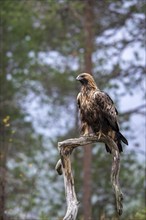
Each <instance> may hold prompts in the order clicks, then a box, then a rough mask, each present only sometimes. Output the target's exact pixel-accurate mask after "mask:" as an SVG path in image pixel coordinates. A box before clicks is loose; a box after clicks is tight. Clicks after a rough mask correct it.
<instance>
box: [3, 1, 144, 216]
mask: <svg viewBox="0 0 146 220" xmlns="http://www.w3.org/2000/svg"><path fill="white" fill-rule="evenodd" d="M145 9H146V8H145V4H144V1H142V0H121V1H117V0H105V1H101V0H73V1H72V0H0V15H1V16H0V19H1V23H0V25H1V28H0V53H1V60H0V68H1V69H0V133H1V134H0V219H1V220H5V219H25V220H26V219H31V220H33V219H34V220H46V219H48V220H49V219H50V220H52V219H54V220H57V219H61V218H62V217H63V215H64V214H65V211H66V201H65V195H64V183H63V177H62V176H58V175H57V173H56V171H55V165H56V162H57V160H58V159H59V153H58V149H57V142H58V141H61V140H64V139H66V138H71V137H75V136H79V129H78V125H79V123H78V114H77V105H76V96H77V93H78V91H79V89H80V86H79V84H78V83H77V82H76V80H75V77H76V76H77V75H78V74H79V73H81V72H88V71H91V72H92V74H93V75H94V77H95V80H96V82H97V85H98V86H99V87H100V89H102V90H104V91H106V92H108V94H109V95H110V96H111V97H112V99H113V100H114V102H116V105H117V108H118V109H119V115H120V117H119V120H120V127H121V130H122V132H123V134H124V135H125V136H126V137H127V139H128V140H129V146H126V147H124V152H123V153H122V154H121V172H120V183H121V187H122V191H123V193H124V213H123V216H122V217H121V220H122V219H123V220H125V219H126V220H128V219H129V220H134V219H135V220H144V219H145V214H146V213H145V212H146V211H145V196H146V195H145V187H146V184H145V183H144V177H145V175H144V168H145V167H144V166H145V108H144V106H145V82H146V81H145V80H146V79H145V75H146V71H145V37H146V33H145V15H144V11H145ZM91 151H92V152H89V153H90V154H91V153H92V156H91V155H90V158H91V160H90V162H89V164H85V160H84V159H83V158H84V156H85V155H84V152H83V148H78V149H77V150H76V151H75V152H74V153H73V155H72V165H73V170H74V177H75V187H76V193H77V196H78V200H79V201H80V202H81V204H80V208H79V214H78V219H79V220H81V219H85V220H86V219H87V215H88V216H90V217H92V219H97V220H100V219H115V218H114V216H115V201H114V194H113V191H112V187H111V183H110V169H111V155H109V154H107V153H106V152H105V149H104V148H103V146H102V144H99V143H98V144H96V145H94V146H93V147H92V148H91ZM91 161H92V162H91ZM87 166H89V167H88V168H89V169H88V170H86V169H85V167H87ZM84 172H85V173H84ZM86 174H87V176H86ZM87 178H88V179H87ZM85 180H87V183H89V185H88V186H87V185H86V184H85V182H86V181H85ZM86 187H87V188H86ZM88 191H89V192H88ZM85 192H87V195H88V196H89V197H88V199H89V201H87V202H86V201H84V200H85V199H87V198H86V195H85ZM83 204H84V205H83Z"/></svg>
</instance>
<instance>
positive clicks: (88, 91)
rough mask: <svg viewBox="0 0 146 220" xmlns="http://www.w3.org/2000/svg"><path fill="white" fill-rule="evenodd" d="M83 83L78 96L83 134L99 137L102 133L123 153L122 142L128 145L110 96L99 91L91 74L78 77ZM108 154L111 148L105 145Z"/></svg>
mask: <svg viewBox="0 0 146 220" xmlns="http://www.w3.org/2000/svg"><path fill="white" fill-rule="evenodd" d="M76 79H77V80H79V81H80V83H81V85H82V86H81V91H80V93H79V94H78V96H77V103H78V106H79V112H80V119H81V134H82V135H84V136H85V135H89V134H90V132H91V131H92V133H94V134H96V133H97V132H98V134H99V137H100V135H101V133H103V134H105V135H108V136H109V137H111V138H112V139H113V140H114V141H115V143H116V144H117V146H118V149H119V152H122V151H123V149H122V145H121V141H122V142H124V143H125V144H127V145H128V141H127V140H126V138H125V137H124V136H123V135H122V134H121V133H120V130H119V125H118V117H117V116H118V111H117V109H116V107H115V105H114V102H113V101H112V99H111V98H110V97H109V95H108V94H106V93H105V92H103V91H101V90H99V88H98V87H97V85H96V83H95V81H94V79H93V77H92V75H91V74H89V73H81V74H80V75H78V76H77V78H76ZM105 147H106V150H107V152H109V153H111V150H110V148H109V147H108V146H107V145H105Z"/></svg>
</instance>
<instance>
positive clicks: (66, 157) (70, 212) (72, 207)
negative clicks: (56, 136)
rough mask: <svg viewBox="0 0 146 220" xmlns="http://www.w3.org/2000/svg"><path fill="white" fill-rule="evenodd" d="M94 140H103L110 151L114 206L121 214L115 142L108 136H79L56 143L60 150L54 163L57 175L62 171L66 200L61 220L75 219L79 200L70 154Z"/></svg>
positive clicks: (118, 163)
mask: <svg viewBox="0 0 146 220" xmlns="http://www.w3.org/2000/svg"><path fill="white" fill-rule="evenodd" d="M95 142H104V143H105V144H107V145H108V146H109V147H110V149H111V152H112V157H113V160H112V169H111V182H112V186H113V189H114V193H115V199H116V207H117V213H118V215H121V214H122V210H123V205H122V201H123V194H122V192H121V189H120V185H119V170H120V154H119V150H118V147H117V145H116V143H115V142H114V141H113V140H112V139H111V138H110V137H108V136H105V135H104V134H102V135H101V137H100V139H99V138H98V136H88V137H87V136H86V137H85V136H84V137H80V138H72V139H67V140H65V141H63V142H59V143H58V149H59V152H60V156H61V159H60V160H59V161H58V162H57V164H56V170H57V172H58V174H59V175H61V174H62V173H63V176H64V185H65V193H66V202H67V212H66V215H65V217H64V218H63V220H75V219H76V217H77V212H78V206H79V202H78V200H77V197H76V193H75V188H74V178H73V175H72V169H71V162H70V155H71V153H72V151H73V149H75V148H76V147H78V146H86V145H88V146H89V144H91V143H95Z"/></svg>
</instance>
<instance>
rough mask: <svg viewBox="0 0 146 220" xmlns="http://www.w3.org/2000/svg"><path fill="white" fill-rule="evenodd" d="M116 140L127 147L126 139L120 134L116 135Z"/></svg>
mask: <svg viewBox="0 0 146 220" xmlns="http://www.w3.org/2000/svg"><path fill="white" fill-rule="evenodd" d="M117 139H120V140H121V141H122V142H123V143H124V144H126V145H128V141H127V139H126V138H125V137H124V136H123V135H122V134H121V133H120V132H118V133H117Z"/></svg>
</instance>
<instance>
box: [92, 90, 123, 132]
mask: <svg viewBox="0 0 146 220" xmlns="http://www.w3.org/2000/svg"><path fill="white" fill-rule="evenodd" d="M94 98H95V101H96V103H97V105H98V106H99V108H100V111H101V112H102V114H103V116H104V117H105V118H106V120H107V121H108V122H109V124H110V126H111V127H112V128H113V130H115V131H119V125H118V122H117V114H118V111H117V109H116V107H115V105H114V102H113V100H112V99H111V98H110V96H109V95H107V94H106V93H105V92H102V91H97V92H96V93H95V95H94Z"/></svg>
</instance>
